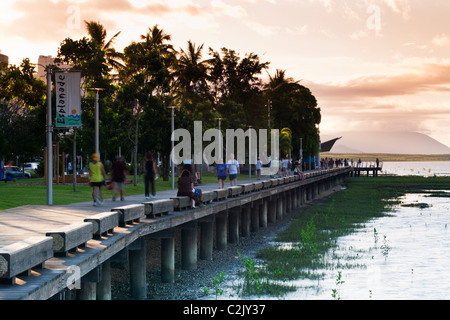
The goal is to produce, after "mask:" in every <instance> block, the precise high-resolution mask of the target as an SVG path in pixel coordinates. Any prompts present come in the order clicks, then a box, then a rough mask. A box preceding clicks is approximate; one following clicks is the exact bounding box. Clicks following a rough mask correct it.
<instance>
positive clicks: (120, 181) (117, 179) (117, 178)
mask: <svg viewBox="0 0 450 320" xmlns="http://www.w3.org/2000/svg"><path fill="white" fill-rule="evenodd" d="M126 171H127V170H126V166H125V161H124V158H123V156H120V157H119V158H118V159H117V161H114V162H113V164H112V167H111V183H112V200H113V201H115V200H116V193H117V190H119V192H120V201H124V200H125V199H124V192H125V179H126Z"/></svg>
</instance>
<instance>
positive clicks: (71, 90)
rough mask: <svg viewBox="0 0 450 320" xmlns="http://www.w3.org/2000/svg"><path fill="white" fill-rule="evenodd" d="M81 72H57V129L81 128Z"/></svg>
mask: <svg viewBox="0 0 450 320" xmlns="http://www.w3.org/2000/svg"><path fill="white" fill-rule="evenodd" d="M80 83H81V72H79V71H75V72H55V89H56V124H55V126H56V127H79V126H81V87H80Z"/></svg>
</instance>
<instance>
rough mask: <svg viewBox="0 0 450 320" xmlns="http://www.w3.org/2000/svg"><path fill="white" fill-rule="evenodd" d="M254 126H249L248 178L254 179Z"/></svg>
mask: <svg viewBox="0 0 450 320" xmlns="http://www.w3.org/2000/svg"><path fill="white" fill-rule="evenodd" d="M251 131H252V126H251V125H249V126H248V178H249V179H251V178H252V160H251V158H252V155H251V153H252V132H251Z"/></svg>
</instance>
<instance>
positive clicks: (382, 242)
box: [285, 194, 450, 300]
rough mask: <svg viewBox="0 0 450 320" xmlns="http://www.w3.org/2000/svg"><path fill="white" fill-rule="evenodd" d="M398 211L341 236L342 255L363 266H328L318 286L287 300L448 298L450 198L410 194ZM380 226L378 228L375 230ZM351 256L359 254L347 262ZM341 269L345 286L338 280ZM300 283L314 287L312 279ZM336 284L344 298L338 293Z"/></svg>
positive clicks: (288, 296) (339, 246) (339, 249)
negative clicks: (337, 294)
mask: <svg viewBox="0 0 450 320" xmlns="http://www.w3.org/2000/svg"><path fill="white" fill-rule="evenodd" d="M401 200H402V202H403V203H408V204H411V203H412V204H417V203H427V204H428V205H429V206H430V207H428V208H423V209H420V208H418V207H402V206H398V207H396V208H395V210H394V211H393V212H392V216H388V217H383V218H379V219H374V220H372V221H371V222H370V223H367V224H366V227H365V228H363V229H361V230H360V231H358V232H356V233H355V234H352V235H349V236H346V237H342V238H340V239H339V240H338V249H337V254H338V255H340V256H342V257H343V258H342V259H343V261H341V262H348V263H349V264H350V265H351V264H354V265H356V264H357V266H355V267H349V268H342V267H341V268H339V267H337V268H335V269H334V270H322V271H323V272H325V273H326V274H327V276H326V278H325V279H324V280H321V281H319V282H316V285H317V287H316V288H314V289H299V290H297V291H296V292H295V293H292V294H288V295H286V296H285V299H335V298H340V299H343V300H345V299H347V300H349V299H350V300H361V299H391V300H393V299H409V300H412V299H448V295H449V293H450V268H448V265H449V263H450V250H449V247H450V235H449V232H448V225H449V223H450V201H449V199H448V198H433V197H427V196H426V195H425V194H420V195H419V194H407V195H405V196H404V197H403V198H402V199H401ZM374 230H376V233H375V231H374ZM347 255H350V256H352V257H353V256H356V255H358V258H356V259H350V260H347V261H345V257H346V256H347ZM339 271H340V272H341V280H342V281H344V283H342V284H341V285H338V284H336V279H337V276H338V272H339ZM296 285H297V286H298V287H301V286H309V285H311V283H310V282H309V281H301V280H300V281H297V282H296ZM333 289H336V290H337V291H338V293H339V297H332V292H333V291H332V290H333Z"/></svg>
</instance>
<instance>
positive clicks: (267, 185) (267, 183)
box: [263, 180, 272, 189]
mask: <svg viewBox="0 0 450 320" xmlns="http://www.w3.org/2000/svg"><path fill="white" fill-rule="evenodd" d="M271 186H272V180H264V181H263V188H264V189H267V188H270V187H271Z"/></svg>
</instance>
